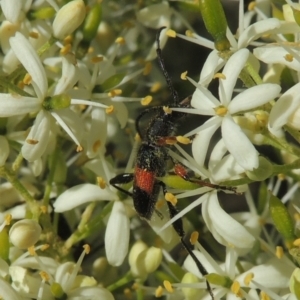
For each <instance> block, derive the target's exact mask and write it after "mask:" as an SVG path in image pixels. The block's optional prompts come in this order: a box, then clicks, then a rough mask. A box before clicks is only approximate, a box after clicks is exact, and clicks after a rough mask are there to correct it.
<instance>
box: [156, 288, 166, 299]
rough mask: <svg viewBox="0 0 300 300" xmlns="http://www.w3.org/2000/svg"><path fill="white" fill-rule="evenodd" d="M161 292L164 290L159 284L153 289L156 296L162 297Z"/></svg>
mask: <svg viewBox="0 0 300 300" xmlns="http://www.w3.org/2000/svg"><path fill="white" fill-rule="evenodd" d="M163 292H164V288H163V287H162V286H161V285H160V286H158V287H157V289H156V290H155V297H156V298H160V297H162V295H163Z"/></svg>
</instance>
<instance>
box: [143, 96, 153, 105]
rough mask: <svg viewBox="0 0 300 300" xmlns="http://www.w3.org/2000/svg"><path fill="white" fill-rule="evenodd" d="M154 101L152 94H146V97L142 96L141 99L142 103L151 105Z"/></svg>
mask: <svg viewBox="0 0 300 300" xmlns="http://www.w3.org/2000/svg"><path fill="white" fill-rule="evenodd" d="M151 101H152V96H146V97H144V98H142V100H141V104H142V105H144V106H146V105H149V104H150V103H151Z"/></svg>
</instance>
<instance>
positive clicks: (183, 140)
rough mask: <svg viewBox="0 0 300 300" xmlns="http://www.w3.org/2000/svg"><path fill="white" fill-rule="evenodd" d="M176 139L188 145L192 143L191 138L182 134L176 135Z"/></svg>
mask: <svg viewBox="0 0 300 300" xmlns="http://www.w3.org/2000/svg"><path fill="white" fill-rule="evenodd" d="M176 140H177V142H178V143H180V144H184V145H188V144H190V143H191V140H190V139H189V138H188V137H186V136H182V135H178V136H176Z"/></svg>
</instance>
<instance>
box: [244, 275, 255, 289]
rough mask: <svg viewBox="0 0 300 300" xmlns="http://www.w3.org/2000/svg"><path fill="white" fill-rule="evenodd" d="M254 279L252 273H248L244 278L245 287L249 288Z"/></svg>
mask: <svg viewBox="0 0 300 300" xmlns="http://www.w3.org/2000/svg"><path fill="white" fill-rule="evenodd" d="M253 278H254V273H248V274H247V275H246V276H245V278H244V283H245V284H246V286H249V285H250V283H251V280H252V279H253Z"/></svg>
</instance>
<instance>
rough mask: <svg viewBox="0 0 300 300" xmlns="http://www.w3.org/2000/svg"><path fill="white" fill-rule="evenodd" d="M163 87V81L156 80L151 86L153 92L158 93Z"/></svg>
mask: <svg viewBox="0 0 300 300" xmlns="http://www.w3.org/2000/svg"><path fill="white" fill-rule="evenodd" d="M160 89H161V83H160V82H154V83H153V85H152V86H151V88H150V92H151V93H156V92H158V91H159V90H160Z"/></svg>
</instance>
